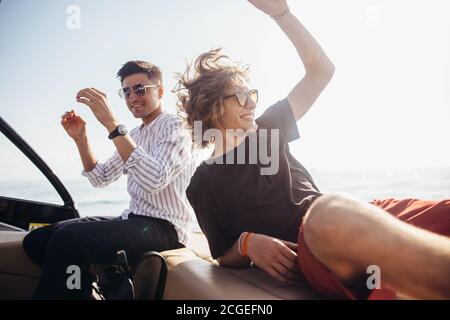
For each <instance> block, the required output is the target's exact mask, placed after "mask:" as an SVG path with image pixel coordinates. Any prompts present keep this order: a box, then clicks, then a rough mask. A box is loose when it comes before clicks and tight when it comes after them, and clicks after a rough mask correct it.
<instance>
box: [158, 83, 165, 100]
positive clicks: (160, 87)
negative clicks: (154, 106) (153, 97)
mask: <svg viewBox="0 0 450 320" xmlns="http://www.w3.org/2000/svg"><path fill="white" fill-rule="evenodd" d="M163 95H164V85H163V84H162V83H161V85H160V86H159V89H158V99H162V97H163Z"/></svg>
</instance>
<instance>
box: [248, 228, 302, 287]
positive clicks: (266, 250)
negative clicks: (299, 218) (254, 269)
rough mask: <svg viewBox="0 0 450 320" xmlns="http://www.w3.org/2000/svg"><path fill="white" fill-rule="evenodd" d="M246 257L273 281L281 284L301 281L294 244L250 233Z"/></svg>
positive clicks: (295, 245)
mask: <svg viewBox="0 0 450 320" xmlns="http://www.w3.org/2000/svg"><path fill="white" fill-rule="evenodd" d="M247 255H248V257H249V258H250V259H251V260H252V261H253V263H254V264H255V265H257V266H258V267H259V268H261V269H262V270H264V271H266V272H267V273H268V274H270V275H271V276H272V277H273V278H275V279H278V280H280V281H283V282H288V281H298V280H300V279H301V276H300V270H299V267H298V262H297V259H298V258H297V244H296V243H293V242H289V241H284V240H280V239H277V238H273V237H269V236H266V235H263V234H258V233H252V234H251V235H250V238H249V239H248V251H247Z"/></svg>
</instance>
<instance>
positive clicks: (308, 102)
mask: <svg viewBox="0 0 450 320" xmlns="http://www.w3.org/2000/svg"><path fill="white" fill-rule="evenodd" d="M276 22H277V24H278V25H279V27H280V28H281V30H283V32H284V33H285V34H286V36H287V37H288V38H289V40H290V41H291V42H292V44H293V45H294V47H295V49H296V50H297V52H298V54H299V56H300V59H301V61H302V63H303V66H304V68H305V70H306V74H305V75H304V77H303V78H302V79H301V81H300V82H299V83H298V84H297V85H296V86H295V87H294V89H293V90H292V91H291V92H290V93H289V95H288V100H289V103H290V105H291V108H292V111H293V113H294V116H295V119H296V120H297V121H298V120H299V119H300V118H301V117H303V115H304V114H305V113H306V112H307V111H308V110H309V109H310V108H311V106H312V105H313V104H314V102H315V101H316V99H317V98H318V97H319V95H320V93H321V92H322V90H323V89H324V88H325V87H326V86H327V84H328V82H329V81H330V80H331V78H332V77H333V74H334V70H335V68H334V65H333V63H332V62H331V60H330V59H329V58H328V57H327V55H326V54H325V52H324V51H323V49H322V48H321V46H320V45H319V43H318V42H317V41H316V40H315V39H314V37H313V36H312V35H311V34H310V33H309V32H308V30H306V28H305V27H304V26H303V25H302V24H301V23H300V21H299V20H298V19H297V18H296V17H295V16H294V15H293V14H292V13H291V12H290V11H288V12H287V13H285V14H283V15H282V16H281V17H280V18H278V19H276Z"/></svg>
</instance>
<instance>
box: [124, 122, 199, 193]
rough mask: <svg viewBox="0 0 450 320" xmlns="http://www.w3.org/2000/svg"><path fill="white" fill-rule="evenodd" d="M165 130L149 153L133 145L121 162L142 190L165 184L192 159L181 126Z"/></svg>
mask: <svg viewBox="0 0 450 320" xmlns="http://www.w3.org/2000/svg"><path fill="white" fill-rule="evenodd" d="M167 131H168V132H169V133H167V134H166V135H165V136H164V137H162V138H161V140H160V141H159V142H158V145H157V146H155V148H154V149H153V150H152V151H151V152H150V153H148V152H145V150H144V149H142V148H141V147H137V148H135V150H134V151H133V152H132V153H131V155H130V156H129V158H128V160H127V162H126V163H125V171H126V173H127V174H129V175H131V176H132V177H133V179H134V181H135V182H136V184H137V185H138V187H139V188H141V189H142V190H143V191H144V192H146V193H150V194H152V193H156V192H158V191H160V190H161V189H163V188H165V187H166V186H167V185H168V184H169V183H171V182H172V181H173V180H174V179H175V178H176V177H177V176H178V174H179V173H180V172H181V171H183V170H184V169H185V168H186V166H188V165H190V163H191V161H192V154H191V146H192V144H191V138H190V136H189V135H188V134H187V133H186V132H183V129H182V128H181V127H180V128H173V127H170V126H169V127H168V128H167Z"/></svg>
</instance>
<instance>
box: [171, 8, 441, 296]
mask: <svg viewBox="0 0 450 320" xmlns="http://www.w3.org/2000/svg"><path fill="white" fill-rule="evenodd" d="M249 1H250V2H251V3H252V4H253V5H254V6H256V7H257V8H258V9H259V10H261V11H263V12H264V13H266V14H268V15H270V16H272V18H273V19H274V21H275V22H276V23H277V24H278V26H279V27H280V28H281V30H282V31H283V32H284V33H285V34H286V36H287V37H288V38H289V40H290V41H291V42H292V44H293V45H294V47H295V48H296V50H297V52H298V54H299V56H300V58H301V60H302V62H303V65H304V67H305V71H306V73H305V75H304V77H303V78H302V79H301V80H300V81H299V82H298V84H297V85H296V86H295V87H294V88H293V89H292V91H291V92H290V93H289V95H288V96H287V98H285V99H283V100H281V101H279V102H277V103H275V104H274V105H272V106H271V107H269V108H268V109H267V110H266V111H265V112H264V113H263V114H262V115H261V116H260V117H259V118H257V119H255V115H254V114H255V108H256V103H257V101H258V92H257V90H249V88H248V87H247V83H248V81H247V70H246V69H245V68H243V67H241V66H240V65H239V64H237V63H235V62H233V61H232V60H231V59H229V58H228V57H227V56H225V55H223V54H222V53H221V51H220V50H212V51H210V52H206V53H204V54H202V55H201V56H199V57H198V58H197V60H196V61H195V63H194V64H193V65H192V66H189V67H188V69H187V70H186V73H184V74H183V75H181V76H180V78H179V88H178V90H177V93H178V96H179V100H180V107H181V109H182V110H183V111H184V113H185V117H186V120H187V123H188V125H189V126H190V127H191V129H193V135H194V140H195V141H196V142H197V144H200V145H202V146H205V145H208V144H209V143H213V144H214V153H213V155H212V158H211V159H209V161H207V162H204V163H202V164H201V165H200V166H199V167H198V168H197V170H196V172H195V174H194V176H193V177H192V179H191V183H190V185H189V187H188V189H187V195H188V199H189V201H190V203H191V205H192V207H193V208H194V211H195V213H196V215H197V218H198V222H199V224H200V227H201V228H202V230H203V232H204V233H205V235H206V237H207V239H208V243H209V246H210V250H211V254H212V256H213V258H216V259H217V260H218V262H219V263H220V265H222V266H228V267H246V266H249V265H250V264H251V263H252V264H254V265H256V266H258V267H259V268H261V269H262V270H264V271H266V272H267V273H269V274H270V275H271V276H273V277H274V278H276V279H279V280H281V281H289V280H297V279H299V278H300V277H301V276H303V277H304V278H305V279H306V281H307V282H308V283H309V284H310V285H311V286H312V287H313V288H314V289H316V290H317V291H318V292H319V293H321V294H323V295H324V296H325V297H328V298H344V299H368V298H369V299H373V298H385V299H387V298H393V297H395V293H396V292H397V293H399V294H401V295H403V296H406V297H414V298H447V299H448V298H450V282H449V281H450V280H449V279H450V239H449V238H448V236H450V219H449V216H450V200H444V201H422V200H417V199H404V200H396V199H384V200H374V201H372V202H371V203H364V202H361V201H359V200H356V199H353V198H351V197H348V196H343V195H336V194H322V193H321V192H320V191H319V189H318V187H317V186H316V184H315V183H314V181H313V179H312V177H311V175H310V174H309V173H308V171H307V170H306V169H305V168H304V167H303V166H302V165H301V164H300V163H299V162H298V161H297V160H296V159H294V158H293V156H292V155H291V154H290V152H289V145H288V143H289V142H291V141H293V140H295V139H298V138H299V133H298V129H297V125H296V122H297V121H298V120H300V119H301V118H302V117H303V116H304V115H305V113H306V112H307V111H308V110H309V109H310V107H311V106H312V105H313V103H314V102H315V101H316V99H317V98H318V97H319V95H320V94H321V92H322V91H323V89H324V88H325V87H326V86H327V84H328V83H329V81H330V80H331V78H332V76H333V74H334V65H333V63H332V62H331V61H330V59H329V58H328V57H327V55H326V54H325V52H324V51H323V50H322V48H321V46H320V45H319V44H318V43H317V41H316V40H315V39H314V38H313V36H312V35H311V34H310V33H309V32H308V31H307V30H306V29H305V27H304V26H303V25H302V24H301V23H300V22H299V21H298V19H297V18H296V17H295V16H294V14H293V13H291V12H290V10H289V7H288V5H287V3H286V0H249ZM230 132H234V133H232V134H230ZM255 137H256V140H257V141H258V143H254V141H255ZM271 140H275V141H276V142H277V143H275V144H273V143H269V141H271ZM262 146H263V147H269V151H270V152H269V153H270V154H272V155H273V154H278V155H279V156H278V162H279V169H278V170H277V171H276V172H275V173H274V174H269V175H267V174H262V169H264V168H266V167H267V165H268V163H267V162H266V161H265V160H266V159H265V157H264V154H262V153H261V152H259V149H260V148H261V147H262ZM319 147H320V146H319ZM255 159H256V161H255ZM242 160H244V163H243V162H242ZM374 267H375V268H374ZM368 270H376V271H378V272H379V273H381V279H382V282H381V284H380V283H377V281H375V285H374V286H370V285H368V284H370V281H368V277H369V275H368V273H367V271H368Z"/></svg>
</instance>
